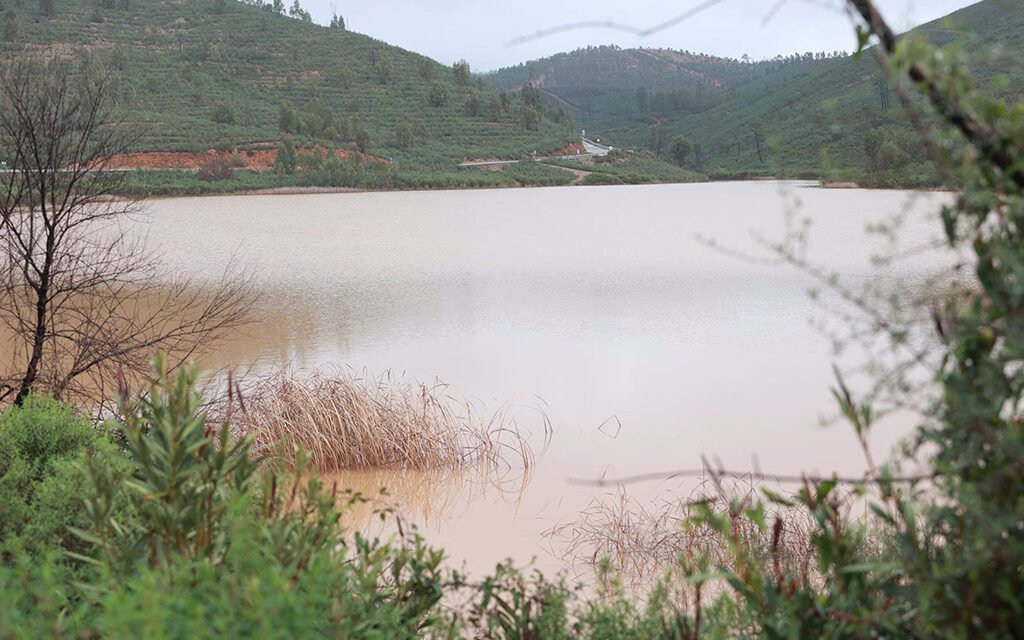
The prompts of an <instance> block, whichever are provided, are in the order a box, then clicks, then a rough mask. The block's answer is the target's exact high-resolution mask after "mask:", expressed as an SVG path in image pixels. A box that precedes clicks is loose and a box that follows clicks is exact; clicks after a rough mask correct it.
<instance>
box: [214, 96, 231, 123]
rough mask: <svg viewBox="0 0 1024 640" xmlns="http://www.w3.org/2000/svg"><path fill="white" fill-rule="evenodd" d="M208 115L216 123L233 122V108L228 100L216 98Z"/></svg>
mask: <svg viewBox="0 0 1024 640" xmlns="http://www.w3.org/2000/svg"><path fill="white" fill-rule="evenodd" d="M210 117H211V118H213V121H214V122H216V123H217V124H235V108H234V107H233V106H231V104H230V103H228V102H224V101H222V100H218V101H217V102H215V103H213V111H211V113H210Z"/></svg>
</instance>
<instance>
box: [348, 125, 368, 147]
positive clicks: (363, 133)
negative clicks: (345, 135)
mask: <svg viewBox="0 0 1024 640" xmlns="http://www.w3.org/2000/svg"><path fill="white" fill-rule="evenodd" d="M352 137H353V140H354V141H355V143H356V148H357V149H359V151H360V152H361V153H366V150H367V149H369V148H370V132H369V131H367V130H366V129H364V128H363V127H362V126H360V127H358V128H357V129H356V130H355V131H354V132H353V134H352Z"/></svg>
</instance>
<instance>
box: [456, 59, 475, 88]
mask: <svg viewBox="0 0 1024 640" xmlns="http://www.w3.org/2000/svg"><path fill="white" fill-rule="evenodd" d="M452 73H453V74H454V76H455V84H457V85H459V86H462V87H465V86H467V85H469V83H470V82H471V81H472V80H473V74H472V72H471V71H470V68H469V63H468V62H466V61H465V60H458V61H456V62H455V64H453V65H452Z"/></svg>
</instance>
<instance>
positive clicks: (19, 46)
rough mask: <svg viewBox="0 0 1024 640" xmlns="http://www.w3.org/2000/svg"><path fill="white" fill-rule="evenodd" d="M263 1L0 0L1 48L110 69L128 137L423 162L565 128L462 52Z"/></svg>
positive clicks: (560, 115) (511, 146)
mask: <svg viewBox="0 0 1024 640" xmlns="http://www.w3.org/2000/svg"><path fill="white" fill-rule="evenodd" d="M262 4H263V3H261V2H258V1H254V2H246V3H242V2H236V1H234V0H187V1H173V2H171V1H164V0H0V16H2V19H3V29H2V35H3V45H2V49H0V51H2V57H3V59H5V60H11V59H14V58H17V57H20V56H24V55H25V54H29V53H40V52H51V53H54V54H57V55H59V56H62V57H65V58H68V59H71V60H75V61H79V62H81V63H83V65H84V66H83V68H84V67H87V66H89V65H95V66H102V67H103V68H105V69H107V70H110V71H112V72H113V74H114V77H115V79H116V92H117V97H118V102H119V105H120V107H122V108H123V110H124V113H125V119H126V120H127V121H128V123H129V124H130V126H131V127H132V128H133V130H135V131H138V133H139V134H140V138H139V141H138V143H137V145H136V147H137V149H138V150H140V151H205V150H207V149H211V148H218V149H228V150H230V149H234V150H238V149H252V148H254V147H256V148H260V147H262V148H277V146H278V145H279V143H280V141H281V140H282V138H283V137H284V136H292V137H293V138H294V143H295V144H296V146H297V148H299V149H300V150H301V149H302V148H303V147H310V146H314V145H320V146H323V147H333V148H338V149H349V150H353V151H354V150H357V149H358V150H359V151H363V152H366V153H367V154H370V155H371V156H378V157H386V158H392V159H393V160H394V163H393V164H394V166H395V167H397V170H398V171H399V172H402V171H408V172H411V173H423V172H431V171H441V170H453V168H454V165H455V164H456V163H457V162H458V161H459V160H462V159H466V158H475V157H501V158H516V157H520V156H522V155H525V154H528V153H532V152H534V151H538V152H546V151H551V150H555V149H557V148H559V147H562V146H564V145H565V144H567V143H568V142H570V141H572V140H573V139H574V138H573V132H574V123H573V122H572V120H571V118H570V117H569V116H568V114H566V113H564V112H560V111H559V110H557V109H555V110H552V111H550V112H547V113H543V110H542V109H539V108H536V106H534V105H529V104H523V103H522V101H521V100H519V98H518V97H515V96H508V95H504V96H503V95H502V94H501V93H500V92H498V91H496V90H494V89H492V88H489V87H487V86H485V85H484V84H483V83H482V82H480V81H478V80H477V79H475V78H474V77H473V75H472V74H471V72H470V69H469V65H468V64H456V65H454V66H453V67H446V66H443V65H440V64H438V63H436V62H434V61H433V60H430V59H428V58H426V57H424V56H421V55H418V54H415V53H412V52H409V51H405V50H402V49H400V48H397V47H393V46H390V45H388V44H386V43H384V42H380V41H378V40H375V39H373V38H370V37H368V36H364V35H360V34H358V33H353V32H350V31H347V30H346V29H345V28H344V26H343V24H342V23H341V22H340V21H335V24H334V26H331V27H326V26H320V25H316V24H313V23H312V22H310V21H309V17H308V14H306V13H305V12H304V11H302V10H301V6H300V5H298V3H295V4H294V5H293V9H292V11H291V15H288V14H289V12H288V11H285V10H284V5H283V3H282V2H280V0H278V2H276V3H274V4H269V3H268V4H267V5H266V6H260V5H262ZM275 5H276V7H275ZM538 106H539V105H538Z"/></svg>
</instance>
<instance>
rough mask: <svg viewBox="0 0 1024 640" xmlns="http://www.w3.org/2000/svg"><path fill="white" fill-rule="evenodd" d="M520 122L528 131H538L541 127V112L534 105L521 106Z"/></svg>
mask: <svg viewBox="0 0 1024 640" xmlns="http://www.w3.org/2000/svg"><path fill="white" fill-rule="evenodd" d="M517 115H518V116H519V124H521V125H522V127H523V128H524V129H526V130H527V131H536V130H537V129H539V128H540V112H539V111H537V110H536V109H534V108H533V107H528V106H525V105H523V106H521V107H519V113H518V114H517Z"/></svg>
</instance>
